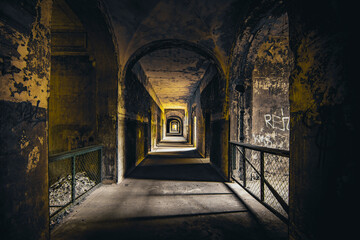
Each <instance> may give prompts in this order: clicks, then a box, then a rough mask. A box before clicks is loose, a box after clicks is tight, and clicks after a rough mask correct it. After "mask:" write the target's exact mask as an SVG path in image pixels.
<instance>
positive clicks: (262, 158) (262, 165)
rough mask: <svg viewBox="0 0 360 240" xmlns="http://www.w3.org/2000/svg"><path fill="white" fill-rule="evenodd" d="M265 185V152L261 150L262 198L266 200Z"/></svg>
mask: <svg viewBox="0 0 360 240" xmlns="http://www.w3.org/2000/svg"><path fill="white" fill-rule="evenodd" d="M264 185H265V174H264V152H263V151H261V152H260V199H261V201H264V199H265V194H264V187H265V186H264Z"/></svg>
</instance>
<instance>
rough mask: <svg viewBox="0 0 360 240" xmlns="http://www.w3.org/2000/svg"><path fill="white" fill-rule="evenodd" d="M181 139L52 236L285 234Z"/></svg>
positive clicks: (77, 211)
mask: <svg viewBox="0 0 360 240" xmlns="http://www.w3.org/2000/svg"><path fill="white" fill-rule="evenodd" d="M181 140H182V139H181V138H179V137H168V138H165V139H164V140H163V141H162V142H161V143H160V144H159V145H158V146H157V148H156V149H155V150H154V151H153V152H150V153H149V155H148V157H147V158H146V159H145V160H144V161H143V162H142V163H141V164H140V165H139V166H137V167H136V168H135V169H134V170H133V171H132V172H131V173H130V174H129V175H128V176H127V177H126V178H125V179H124V180H123V182H122V183H121V184H110V185H105V184H104V185H102V186H100V187H99V188H97V189H96V190H94V191H93V192H92V193H91V194H90V195H89V196H88V197H87V198H86V199H85V200H84V202H82V203H81V204H80V205H77V206H75V207H74V208H73V209H72V211H71V213H70V214H69V215H68V216H66V217H65V218H64V219H63V220H62V221H63V222H62V223H61V224H59V225H58V226H55V228H54V229H53V231H52V233H51V239H53V240H60V239H76V240H82V239H84V240H85V239H86V240H89V239H142V240H147V239H156V240H160V239H179V240H180V239H239V237H240V236H241V239H274V240H275V239H277V240H281V239H287V226H286V224H285V223H283V222H282V221H281V220H279V219H278V218H277V217H276V216H275V215H273V214H272V213H271V212H270V211H269V210H267V209H266V208H265V207H263V206H262V205H261V204H260V203H258V202H257V201H256V200H254V199H253V198H252V197H251V196H250V195H249V194H248V193H246V192H245V191H244V190H243V189H242V188H240V187H239V185H237V184H236V183H229V182H226V181H224V179H223V178H222V177H221V176H220V175H219V174H218V173H217V171H216V170H215V169H214V168H213V167H212V166H211V164H210V162H209V160H208V159H206V158H202V157H201V156H200V154H199V153H198V152H197V150H196V149H195V148H194V147H193V146H192V145H190V144H188V143H186V142H184V141H181Z"/></svg>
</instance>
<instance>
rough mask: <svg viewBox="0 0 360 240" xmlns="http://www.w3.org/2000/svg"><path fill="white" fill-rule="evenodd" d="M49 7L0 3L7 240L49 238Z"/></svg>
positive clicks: (3, 202) (2, 190)
mask: <svg viewBox="0 0 360 240" xmlns="http://www.w3.org/2000/svg"><path fill="white" fill-rule="evenodd" d="M51 7H52V1H50V0H42V1H27V3H26V4H25V5H23V6H20V4H19V3H17V2H10V1H2V2H1V3H0V9H2V10H1V14H0V16H1V17H0V39H1V44H0V67H1V75H0V82H1V84H0V86H1V88H0V111H1V118H0V120H1V141H0V145H1V156H0V157H1V159H0V163H1V167H0V169H1V174H0V175H1V177H0V178H1V186H0V187H1V188H0V195H1V196H3V197H2V198H1V200H0V201H1V203H0V206H1V209H0V211H1V213H2V214H1V215H2V216H1V219H0V221H1V222H0V226H1V232H2V236H5V238H6V239H48V238H49V227H48V226H49V222H48V214H49V213H48V170H47V168H48V163H47V160H48V146H47V123H46V121H47V109H48V102H47V98H48V85H49V80H50V79H49V78H50V19H51V14H50V13H51ZM4 196H5V197H4ZM19 229H21V230H19Z"/></svg>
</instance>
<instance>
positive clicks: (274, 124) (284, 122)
mask: <svg viewBox="0 0 360 240" xmlns="http://www.w3.org/2000/svg"><path fill="white" fill-rule="evenodd" d="M264 119H265V125H266V126H267V127H270V128H272V129H279V130H281V131H289V130H290V117H285V116H284V110H283V109H281V116H277V115H275V114H265V115H264Z"/></svg>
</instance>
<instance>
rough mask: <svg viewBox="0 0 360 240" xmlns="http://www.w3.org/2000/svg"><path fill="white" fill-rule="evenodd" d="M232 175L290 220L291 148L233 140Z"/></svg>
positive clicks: (262, 200) (269, 206)
mask: <svg viewBox="0 0 360 240" xmlns="http://www.w3.org/2000/svg"><path fill="white" fill-rule="evenodd" d="M230 148H231V167H232V169H231V174H232V178H233V179H234V180H235V181H236V182H238V183H239V184H240V185H241V186H243V187H244V188H245V189H246V190H247V191H248V192H249V193H250V194H251V195H253V196H254V197H255V198H256V199H257V200H259V201H260V202H261V203H263V204H264V205H265V206H266V207H267V208H269V209H270V210H271V211H272V212H274V213H275V214H276V215H277V216H278V217H279V218H281V219H282V220H284V221H285V222H287V219H288V206H289V151H285V150H280V149H271V148H266V147H259V146H254V145H250V144H244V143H238V142H230Z"/></svg>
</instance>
